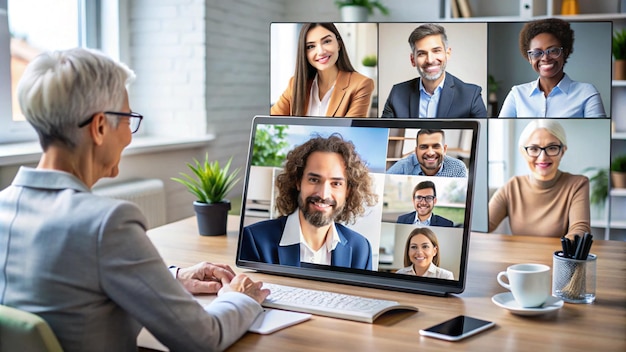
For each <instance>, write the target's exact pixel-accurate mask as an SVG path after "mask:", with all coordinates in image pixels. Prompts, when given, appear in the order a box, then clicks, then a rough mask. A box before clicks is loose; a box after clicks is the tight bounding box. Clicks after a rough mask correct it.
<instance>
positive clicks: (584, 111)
mask: <svg viewBox="0 0 626 352" xmlns="http://www.w3.org/2000/svg"><path fill="white" fill-rule="evenodd" d="M573 51H574V31H573V30H572V29H571V28H570V25H569V23H568V22H566V21H563V20H561V19H556V18H548V19H543V20H537V21H533V22H528V23H527V24H526V25H524V27H523V28H522V30H521V32H520V53H521V54H522V57H523V58H524V59H525V60H528V62H529V63H530V66H531V67H532V68H533V70H534V71H535V72H537V73H538V74H539V78H538V79H537V80H535V81H532V82H529V83H525V84H520V85H517V86H514V87H513V88H511V91H510V92H509V94H508V95H507V97H506V99H505V100H504V103H503V104H502V110H500V114H499V115H498V117H518V116H519V117H606V113H605V112H604V106H603V105H602V98H601V97H600V93H599V92H598V90H597V89H596V87H594V85H593V84H590V83H583V82H576V81H573V80H572V79H570V78H569V76H568V75H567V74H565V72H564V71H563V70H564V68H565V63H566V62H567V59H568V57H569V56H570V54H571V53H572V52H573Z"/></svg>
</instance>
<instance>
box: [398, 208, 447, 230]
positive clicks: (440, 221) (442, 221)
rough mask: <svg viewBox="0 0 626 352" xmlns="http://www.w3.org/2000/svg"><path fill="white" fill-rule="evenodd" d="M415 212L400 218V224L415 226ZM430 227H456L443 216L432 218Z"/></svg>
mask: <svg viewBox="0 0 626 352" xmlns="http://www.w3.org/2000/svg"><path fill="white" fill-rule="evenodd" d="M415 213H416V212H415V211H414V212H412V213H408V214H404V215H400V216H398V221H396V222H397V223H398V224H413V221H415ZM430 226H444V227H454V223H453V222H452V221H450V220H448V219H446V218H444V217H442V216H439V215H435V214H433V216H432V217H431V218H430Z"/></svg>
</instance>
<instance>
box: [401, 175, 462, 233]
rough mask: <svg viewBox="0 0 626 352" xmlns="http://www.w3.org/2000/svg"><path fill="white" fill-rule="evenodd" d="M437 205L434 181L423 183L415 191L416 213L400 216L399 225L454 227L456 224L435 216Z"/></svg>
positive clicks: (414, 204) (414, 203)
mask: <svg viewBox="0 0 626 352" xmlns="http://www.w3.org/2000/svg"><path fill="white" fill-rule="evenodd" d="M435 204H437V191H436V189H435V183H433V182H432V181H422V182H420V183H418V184H417V185H416V186H415V188H414V189H413V206H414V207H415V211H414V212H411V213H408V214H404V215H400V216H399V217H398V221H397V223H398V224H413V225H419V226H444V227H453V226H454V223H453V222H452V221H450V220H448V219H446V218H444V217H442V216H439V215H435V214H433V208H434V207H435Z"/></svg>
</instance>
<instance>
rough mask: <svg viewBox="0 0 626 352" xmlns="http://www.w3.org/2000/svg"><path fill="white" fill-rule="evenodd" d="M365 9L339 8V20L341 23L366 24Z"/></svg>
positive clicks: (361, 7) (356, 7)
mask: <svg viewBox="0 0 626 352" xmlns="http://www.w3.org/2000/svg"><path fill="white" fill-rule="evenodd" d="M367 15H368V13H367V8H366V7H363V6H350V5H348V6H343V7H341V20H342V21H343V22H367Z"/></svg>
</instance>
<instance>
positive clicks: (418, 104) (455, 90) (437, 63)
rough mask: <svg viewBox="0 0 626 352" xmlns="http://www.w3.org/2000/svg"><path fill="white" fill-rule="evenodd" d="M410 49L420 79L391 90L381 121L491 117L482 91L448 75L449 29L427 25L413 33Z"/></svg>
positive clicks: (473, 85)
mask: <svg viewBox="0 0 626 352" xmlns="http://www.w3.org/2000/svg"><path fill="white" fill-rule="evenodd" d="M409 45H410V46H411V54H410V59H411V65H412V66H413V67H415V68H416V69H417V73H418V74H419V77H418V78H414V79H412V80H409V81H406V82H402V83H398V84H396V85H394V86H393V88H391V92H390V93H389V97H388V98H387V102H386V103H385V108H384V110H383V114H382V116H381V117H398V118H406V117H419V118H422V117H425V118H428V117H431V118H432V117H452V118H456V117H487V109H486V108H485V104H484V103H483V99H482V96H481V88H480V87H479V86H477V85H475V84H469V83H465V82H463V81H461V80H460V79H458V78H456V77H455V76H453V75H451V74H450V73H448V72H446V64H447V63H448V59H449V58H450V54H451V53H452V50H451V48H450V47H449V46H448V37H447V35H446V30H445V28H443V27H442V26H440V25H437V24H432V23H428V24H423V25H421V26H419V27H417V28H416V29H415V30H413V32H412V33H411V35H410V36H409Z"/></svg>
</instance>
